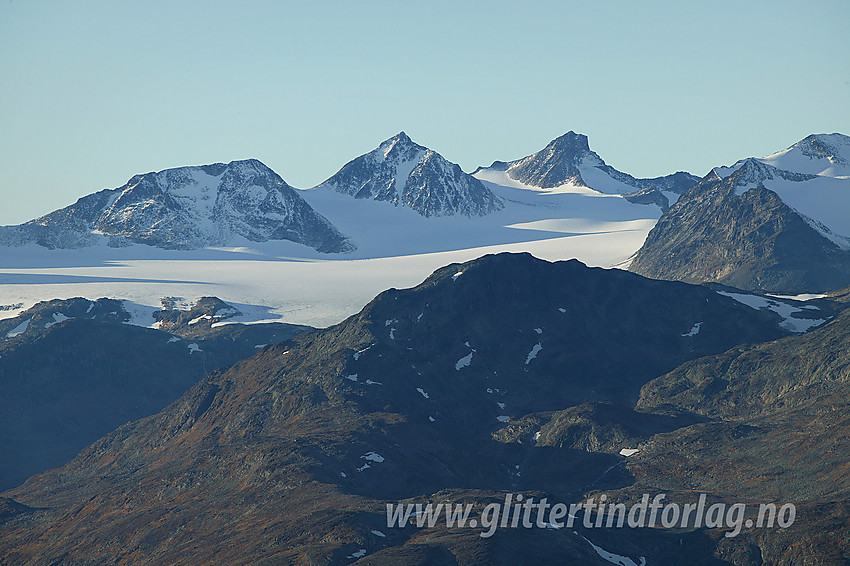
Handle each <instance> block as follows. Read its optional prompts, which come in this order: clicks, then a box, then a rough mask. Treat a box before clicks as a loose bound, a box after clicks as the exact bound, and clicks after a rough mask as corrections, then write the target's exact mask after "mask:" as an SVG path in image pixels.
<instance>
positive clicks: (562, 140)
mask: <svg viewBox="0 0 850 566" xmlns="http://www.w3.org/2000/svg"><path fill="white" fill-rule="evenodd" d="M546 149H553V150H556V151H563V152H569V153H572V154H576V155H584V154H586V153H589V152H590V145H589V144H588V141H587V136H586V135H584V134H577V133H575V132H574V131H572V130H570V131H569V132H567V133H566V134H564V135H562V136H560V137H558V138H555V139H554V140H552V141H551V142H549V145H547V146H546Z"/></svg>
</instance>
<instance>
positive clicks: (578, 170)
mask: <svg viewBox="0 0 850 566" xmlns="http://www.w3.org/2000/svg"><path fill="white" fill-rule="evenodd" d="M481 169H482V168H479V170H481ZM486 169H492V170H502V171H505V172H506V173H507V175H508V177H510V178H511V179H513V180H515V181H519V182H521V183H524V184H526V185H531V186H534V187H540V188H544V189H548V188H553V187H558V186H560V185H564V184H572V185H576V186H579V187H589V188H592V189H594V190H597V191H599V192H601V193H606V194H622V195H626V197H627V198H629V199H630V200H632V202H635V203H637V204H657V205H658V206H659V207H661V208H662V209H663V210H666V209H667V208H668V206H669V203H670V201H671V200H672V201H675V200H676V197H677V195H679V194H681V193H683V192H684V191H685V190H687V189H688V188H690V187H691V186H693V185H694V184H696V182H697V181H698V180H699V178H698V177H695V176H694V175H691V174H690V173H685V172H682V171H680V172H678V173H674V174H672V175H666V176H664V177H656V178H653V179H636V178H635V177H632V176H631V175H629V174H627V173H623V172H621V171H618V170H616V169H614V168H613V167H611V166H610V165H607V164H606V163H605V162H604V161H603V160H602V158H601V157H599V155H597V154H596V152H594V151H592V150H591V149H590V146H589V145H588V141H587V136H585V135H583V134H577V133H575V132H572V131H570V132H567V133H566V134H564V135H563V136H561V137H559V138H556V139H554V140H552V141H551V142H550V143H549V144H548V145H547V146H546V147H545V148H543V149H542V150H540V151H538V152H537V153H534V154H532V155H529V156H527V157H524V158H522V159H517V160H515V161H509V162H503V161H496V162H494V163H493V165H491V166H490V167H489V168H486ZM665 193H666V194H665Z"/></svg>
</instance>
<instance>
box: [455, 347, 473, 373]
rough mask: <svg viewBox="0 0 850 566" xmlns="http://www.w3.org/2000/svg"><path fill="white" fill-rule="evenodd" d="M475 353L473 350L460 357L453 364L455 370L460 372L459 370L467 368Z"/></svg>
mask: <svg viewBox="0 0 850 566" xmlns="http://www.w3.org/2000/svg"><path fill="white" fill-rule="evenodd" d="M474 353H475V350H472V351H471V352H470V353H468V354H467V355H465V356H464V357H462V358H461V359H459V360H458V361H457V363H456V364H455V370H457V371H460V370H461V369H463V368H465V367H467V366H469V364H471V363H472V354H474Z"/></svg>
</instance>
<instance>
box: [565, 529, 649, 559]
mask: <svg viewBox="0 0 850 566" xmlns="http://www.w3.org/2000/svg"><path fill="white" fill-rule="evenodd" d="M573 532H574V533H575V531H573ZM576 534H578V533H576ZM579 536H580V537H581V538H583V539H584V540H585V541H587V544H589V545H590V546H592V547H593V550H595V551H596V554H598V555H599V556H601V557H602V559H603V560H606V561H608V562H610V563H611V564H617V566H646V558H644V557H643V556H641V557H640V563H639V564H636V563H635V561H634V560H632V559H631V558H629V557H628V556H621V555H619V554H614V553H613V552H608V551H607V550H605V549H604V548H602V547H601V546H596V545H595V544H593V543H592V542H590V541H589V540H587V539H586V538H585V537H584V536H582V535H579Z"/></svg>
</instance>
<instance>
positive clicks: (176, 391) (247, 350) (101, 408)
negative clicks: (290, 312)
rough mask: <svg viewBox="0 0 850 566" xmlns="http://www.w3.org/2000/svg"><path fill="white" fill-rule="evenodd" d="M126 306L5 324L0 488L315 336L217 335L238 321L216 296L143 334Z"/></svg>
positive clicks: (0, 326) (51, 308)
mask: <svg viewBox="0 0 850 566" xmlns="http://www.w3.org/2000/svg"><path fill="white" fill-rule="evenodd" d="M124 305H125V303H124V302H123V301H118V300H113V299H98V300H97V301H90V300H88V299H83V298H74V299H67V300H52V301H44V302H42V303H39V304H37V305H35V306H34V307H32V308H30V309H27V310H26V311H25V312H23V313H21V314H20V315H19V316H17V317H15V318H13V319H5V320H0V384H2V395H0V430H2V431H3V432H2V434H0V454H2V455H3V457H2V458H0V490H3V489H8V488H10V487H14V486H16V485H20V484H21V483H23V482H24V480H26V479H27V478H28V477H29V476H31V475H33V474H36V473H40V472H43V471H44V470H47V469H48V468H52V467H54V466H61V465H63V464H65V463H66V462H68V461H69V460H70V459H71V458H73V457H74V455H75V454H76V453H77V452H79V451H80V450H81V449H82V448H84V447H85V446H87V445H88V444H90V443H91V442H94V441H95V440H97V439H98V438H100V437H101V436H103V435H104V434H106V433H108V432H110V431H112V430H114V429H115V428H116V427H118V426H120V425H122V424H124V423H126V422H127V421H129V420H132V419H137V418H141V417H144V416H147V415H150V414H153V413H156V412H157V411H159V410H161V409H162V408H163V407H165V406H166V405H168V404H169V403H171V402H172V401H174V400H175V399H177V398H178V397H179V396H180V395H182V394H183V393H185V391H186V390H187V389H188V388H189V387H191V386H192V385H194V384H195V383H196V382H197V381H198V380H199V379H200V378H201V377H203V376H204V375H206V374H207V373H209V372H211V371H213V370H216V369H219V368H222V367H226V366H229V365H232V364H233V363H235V362H237V361H238V360H241V359H244V358H247V357H250V356H251V355H253V354H255V353H256V352H257V350H258V348H257V346H261V347H262V346H265V345H267V344H273V343H275V342H280V341H282V340H286V339H288V338H290V337H292V336H293V335H295V334H297V333H299V332H304V331H306V330H309V328H307V327H302V326H296V325H288V324H280V323H270V324H252V325H242V324H226V325H222V326H217V327H215V328H213V327H212V324H213V323H214V322H215V321H221V320H224V319H226V318H229V317H232V316H234V315H236V314H237V311H236V309H234V308H232V307H231V306H230V305H228V304H226V303H224V302H222V301H220V300H219V299H217V298H215V297H203V298H201V299H199V300H198V301H197V302H195V304H194V305H193V306H192V307H191V308H189V309H188V310H174V309H164V310H160V311H156V312H155V313H154V318H157V319H158V324H157V326H158V327H159V329H152V328H140V327H138V326H134V325H131V324H127V323H128V322H129V321H130V320H131V313H130V312H128V311H127V310H126V309H125V308H124ZM216 315H218V316H216ZM205 317H206V318H205ZM181 321H185V322H183V323H182V324H181ZM160 329H161V330H160ZM1 520H2V519H0V521H1ZM2 562H3V560H2V559H0V563H2Z"/></svg>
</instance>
